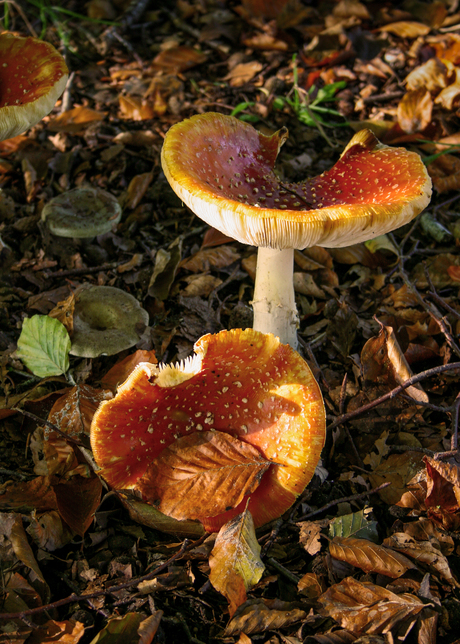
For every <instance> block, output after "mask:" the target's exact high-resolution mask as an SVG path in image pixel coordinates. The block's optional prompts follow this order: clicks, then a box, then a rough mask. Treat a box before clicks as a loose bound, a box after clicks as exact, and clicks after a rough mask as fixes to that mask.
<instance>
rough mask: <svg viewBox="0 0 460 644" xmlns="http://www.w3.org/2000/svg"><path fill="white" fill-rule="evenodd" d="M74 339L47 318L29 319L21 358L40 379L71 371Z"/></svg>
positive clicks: (23, 333) (21, 342) (20, 348)
mask: <svg viewBox="0 0 460 644" xmlns="http://www.w3.org/2000/svg"><path fill="white" fill-rule="evenodd" d="M69 351H70V338H69V334H68V333H67V330H66V328H65V326H64V325H63V324H62V323H61V322H59V320H56V319H55V318H50V317H48V316H47V315H34V316H32V317H31V318H26V319H25V320H24V323H23V325H22V331H21V335H20V336H19V340H18V357H19V358H20V359H21V360H22V361H23V362H24V364H25V365H26V367H28V369H30V371H32V373H34V374H35V375H36V376H39V377H40V378H46V377H47V376H58V375H60V374H62V373H65V372H66V371H67V370H68V368H69Z"/></svg>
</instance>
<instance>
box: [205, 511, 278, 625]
mask: <svg viewBox="0 0 460 644" xmlns="http://www.w3.org/2000/svg"><path fill="white" fill-rule="evenodd" d="M209 567H210V569H211V573H210V575H209V581H210V582H211V584H212V585H213V586H214V588H215V589H216V590H218V591H219V592H220V593H222V595H224V597H226V599H227V601H228V603H229V612H230V617H232V616H233V614H234V613H235V611H236V609H237V608H238V606H241V604H243V603H244V602H245V601H246V599H247V595H246V592H247V591H248V590H250V589H251V588H253V587H254V586H255V585H256V584H257V583H258V582H259V580H260V578H261V577H262V574H263V572H264V570H265V566H264V564H263V563H262V561H261V559H260V546H259V544H258V542H257V537H256V532H255V528H254V521H253V520H252V516H251V513H250V512H248V511H247V510H246V511H245V512H243V513H242V514H239V515H238V516H237V517H235V518H234V519H232V520H231V521H229V522H228V523H226V524H225V525H223V526H222V528H221V529H220V530H219V533H218V535H217V538H216V542H215V544H214V548H213V549H212V552H211V555H210V557H209Z"/></svg>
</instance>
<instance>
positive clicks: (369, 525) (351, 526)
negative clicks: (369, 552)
mask: <svg viewBox="0 0 460 644" xmlns="http://www.w3.org/2000/svg"><path fill="white" fill-rule="evenodd" d="M370 511H371V508H365V509H363V510H360V511H359V512H353V513H352V514H345V515H343V516H341V517H336V518H335V519H333V520H332V521H331V523H330V525H329V534H330V536H331V537H351V536H353V537H356V538H364V539H368V540H369V541H374V542H375V541H377V539H378V532H377V521H369V519H368V518H367V516H366V514H369V512H370Z"/></svg>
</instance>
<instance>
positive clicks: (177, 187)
mask: <svg viewBox="0 0 460 644" xmlns="http://www.w3.org/2000/svg"><path fill="white" fill-rule="evenodd" d="M286 138H287V130H286V128H283V129H281V130H279V131H278V132H276V133H275V134H273V135H272V136H265V135H264V134H261V133H260V132H258V131H257V130H255V129H254V128H253V127H252V126H251V125H249V124H247V123H243V122H242V121H239V120H238V119H236V118H234V117H232V116H224V115H222V114H216V113H212V112H210V113H207V114H200V115H197V116H192V118H190V119H186V120H184V121H181V122H180V123H177V124H176V125H174V126H173V127H172V128H171V129H170V130H169V131H168V132H167V134H166V137H165V140H164V144H163V149H162V154H161V159H162V166H163V170H164V173H165V175H166V178H167V179H168V181H169V183H170V185H171V187H172V188H173V190H174V191H175V192H176V194H177V195H178V196H179V197H180V198H181V199H182V201H183V202H184V203H185V204H186V205H187V206H188V207H189V208H190V209H191V210H192V211H193V212H194V213H195V214H196V215H197V216H198V217H200V218H201V219H203V220H204V221H206V222H207V223H208V224H210V225H211V226H214V227H215V228H217V229H218V230H220V231H221V232H223V233H225V234H226V235H229V236H230V237H233V238H234V239H237V240H238V241H240V242H242V243H245V244H252V245H254V246H265V247H270V248H276V249H280V250H281V249H284V248H306V247H310V246H314V245H319V246H331V247H333V246H349V245H350V244H355V243H358V242H361V241H365V240H367V239H372V238H373V237H376V236H378V235H382V234H383V233H386V232H389V231H390V230H394V229H395V228H399V227H400V226H402V225H403V224H405V223H407V222H409V221H410V220H411V219H413V218H414V217H415V216H416V215H417V214H418V213H419V212H421V211H422V210H423V209H424V208H425V207H426V205H427V204H428V202H429V200H430V196H431V180H430V178H429V176H428V173H427V171H426V169H425V166H424V165H423V163H422V161H421V159H420V157H419V156H418V155H417V154H416V153H414V152H408V151H407V150H405V149H404V148H390V147H388V146H385V145H383V144H381V143H379V141H378V140H377V139H376V138H375V136H374V135H373V134H372V132H370V131H369V130H361V131H360V132H358V133H357V134H355V136H354V137H353V138H352V140H351V141H350V143H349V144H348V145H347V147H346V148H345V150H344V151H343V153H342V155H341V157H340V159H339V161H337V163H336V164H335V165H334V167H333V168H331V170H329V171H327V172H324V173H322V174H321V175H319V176H317V177H313V178H312V179H307V180H306V181H304V182H302V183H297V184H296V183H284V182H282V181H280V179H278V177H277V176H276V175H275V173H274V172H273V167H274V164H275V159H276V156H277V154H278V151H279V149H280V147H281V145H282V144H283V143H284V141H285V140H286Z"/></svg>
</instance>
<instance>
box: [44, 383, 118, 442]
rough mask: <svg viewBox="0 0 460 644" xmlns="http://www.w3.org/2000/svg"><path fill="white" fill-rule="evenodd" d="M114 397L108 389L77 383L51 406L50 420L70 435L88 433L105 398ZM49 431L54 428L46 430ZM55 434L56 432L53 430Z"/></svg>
mask: <svg viewBox="0 0 460 644" xmlns="http://www.w3.org/2000/svg"><path fill="white" fill-rule="evenodd" d="M111 398H113V395H112V392H110V391H108V390H107V389H95V388H94V387H90V386H89V385H76V386H75V387H72V388H71V389H69V390H68V391H67V392H66V393H65V394H64V395H62V396H61V397H60V398H59V399H58V400H57V401H56V402H55V403H54V405H53V407H52V408H51V411H50V414H49V416H48V420H49V421H50V422H51V423H53V424H54V425H56V426H57V427H58V428H59V429H60V430H61V432H64V433H65V434H68V435H69V436H78V435H79V434H87V435H88V436H89V430H90V427H91V421H92V419H93V416H94V412H95V411H96V409H97V408H98V407H99V405H100V403H101V402H102V401H103V400H110V399H111ZM46 431H47V432H48V436H49V432H50V431H51V432H52V430H49V429H48V430H46ZM52 433H53V434H55V433H54V432H52Z"/></svg>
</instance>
